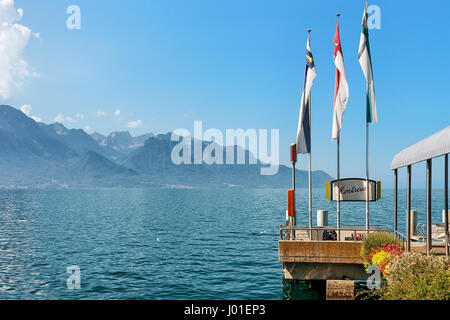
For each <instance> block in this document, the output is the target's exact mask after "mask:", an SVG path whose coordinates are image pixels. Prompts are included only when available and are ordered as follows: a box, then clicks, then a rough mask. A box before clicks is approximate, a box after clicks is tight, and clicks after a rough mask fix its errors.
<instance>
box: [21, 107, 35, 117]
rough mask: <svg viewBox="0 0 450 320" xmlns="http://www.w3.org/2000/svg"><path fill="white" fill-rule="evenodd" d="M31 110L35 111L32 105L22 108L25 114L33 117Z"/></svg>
mask: <svg viewBox="0 0 450 320" xmlns="http://www.w3.org/2000/svg"><path fill="white" fill-rule="evenodd" d="M31 109H33V107H32V106H31V104H24V105H23V106H21V107H20V111H22V112H23V113H25V114H26V115H27V116H31Z"/></svg>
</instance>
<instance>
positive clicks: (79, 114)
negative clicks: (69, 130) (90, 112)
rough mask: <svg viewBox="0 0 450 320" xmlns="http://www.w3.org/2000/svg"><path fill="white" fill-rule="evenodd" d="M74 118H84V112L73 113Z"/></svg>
mask: <svg viewBox="0 0 450 320" xmlns="http://www.w3.org/2000/svg"><path fill="white" fill-rule="evenodd" d="M75 118H77V119H84V114H82V113H79V112H77V113H76V114H75Z"/></svg>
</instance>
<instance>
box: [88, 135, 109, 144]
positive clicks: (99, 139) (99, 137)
mask: <svg viewBox="0 0 450 320" xmlns="http://www.w3.org/2000/svg"><path fill="white" fill-rule="evenodd" d="M91 137H92V139H94V140H95V142H96V143H97V144H101V143H102V142H103V141H104V140H105V139H106V137H105V136H104V135H102V134H101V133H98V132H94V133H92V134H91Z"/></svg>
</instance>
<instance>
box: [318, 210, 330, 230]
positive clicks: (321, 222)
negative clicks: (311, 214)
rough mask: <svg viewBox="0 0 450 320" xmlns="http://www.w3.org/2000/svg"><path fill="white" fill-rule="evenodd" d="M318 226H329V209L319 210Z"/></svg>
mask: <svg viewBox="0 0 450 320" xmlns="http://www.w3.org/2000/svg"><path fill="white" fill-rule="evenodd" d="M317 226H318V227H327V226H328V211H327V210H317Z"/></svg>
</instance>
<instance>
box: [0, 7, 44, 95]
mask: <svg viewBox="0 0 450 320" xmlns="http://www.w3.org/2000/svg"><path fill="white" fill-rule="evenodd" d="M22 17H23V10H22V9H16V8H15V7H14V0H0V97H1V98H3V99H9V98H11V96H12V95H13V93H14V92H15V91H16V90H20V89H21V88H22V87H23V85H24V84H25V82H26V80H27V79H29V78H32V77H35V76H37V73H36V72H35V71H33V70H32V69H31V68H30V66H29V65H28V63H27V61H26V60H25V59H24V57H23V56H22V53H23V50H24V49H25V47H26V46H27V44H28V41H29V40H30V37H31V35H32V34H33V33H32V31H31V30H30V29H29V28H28V27H25V26H23V25H21V24H19V23H17V22H18V21H20V19H21V18H22ZM34 36H35V37H36V34H34Z"/></svg>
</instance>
